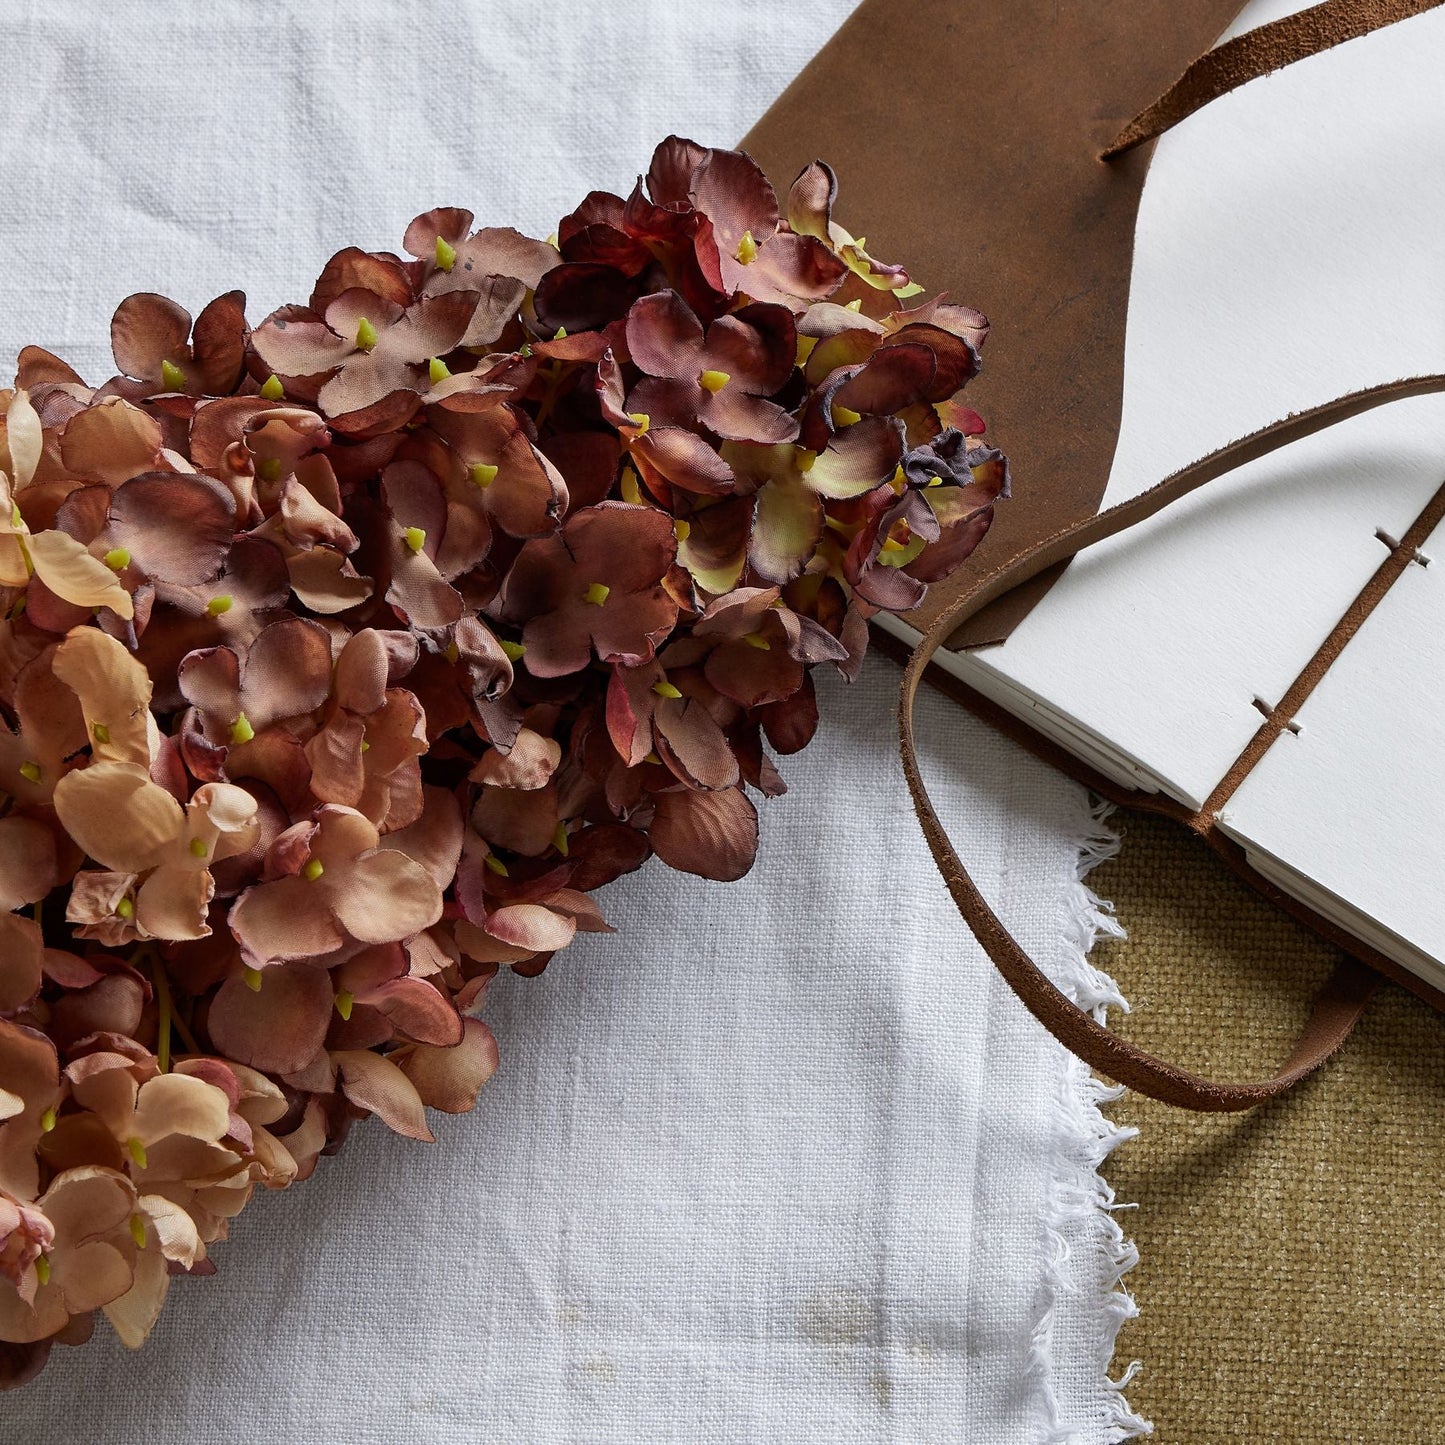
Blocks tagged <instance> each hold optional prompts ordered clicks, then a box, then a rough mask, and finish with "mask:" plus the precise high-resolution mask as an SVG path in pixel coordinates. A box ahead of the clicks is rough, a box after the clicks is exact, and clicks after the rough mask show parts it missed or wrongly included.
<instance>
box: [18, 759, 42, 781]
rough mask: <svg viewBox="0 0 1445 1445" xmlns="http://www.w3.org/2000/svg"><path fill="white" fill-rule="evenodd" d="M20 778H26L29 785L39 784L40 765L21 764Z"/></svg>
mask: <svg viewBox="0 0 1445 1445" xmlns="http://www.w3.org/2000/svg"><path fill="white" fill-rule="evenodd" d="M20 776H21V777H22V778H24V779H25V781H26V782H27V783H38V782H39V781H40V764H39V763H21V764H20Z"/></svg>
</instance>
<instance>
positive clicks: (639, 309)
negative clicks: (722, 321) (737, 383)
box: [627, 290, 705, 381]
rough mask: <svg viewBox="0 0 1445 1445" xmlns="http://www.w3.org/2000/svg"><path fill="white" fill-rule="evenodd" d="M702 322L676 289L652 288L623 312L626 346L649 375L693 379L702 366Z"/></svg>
mask: <svg viewBox="0 0 1445 1445" xmlns="http://www.w3.org/2000/svg"><path fill="white" fill-rule="evenodd" d="M702 346H703V330H702V322H700V321H699V320H698V319H697V316H696V315H695V314H694V312H693V310H692V307H690V306H689V305H688V304H687V302H686V301H684V300H683V299H682V297H681V296H679V295H678V294H677V292H676V291H671V290H668V291H655V292H653V293H652V294H651V295H650V296H644V297H642V298H641V299H640V300H638V301H635V302H633V304H632V308H631V309H630V310H629V311H628V313H627V349H628V351H630V352H631V353H632V359H633V361H635V362H636V363H637V365H638V366H640V367H641V368H642V369H643V370H644V371H645V372H647V373H648V374H649V375H651V376H671V377H676V378H678V379H679V380H683V381H696V380H697V377H698V373H699V372H700V371H703V370H704V369H705V364H704V362H703V357H702Z"/></svg>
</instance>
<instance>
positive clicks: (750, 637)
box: [743, 632, 773, 652]
mask: <svg viewBox="0 0 1445 1445" xmlns="http://www.w3.org/2000/svg"><path fill="white" fill-rule="evenodd" d="M743 641H744V642H746V643H747V645H748V646H749V647H756V648H757V650H758V651H759V652H771V651H772V650H773V644H772V643H771V642H769V641H768V639H767V638H766V637H764V636H763V634H762V633H761V632H747V633H744V634H743Z"/></svg>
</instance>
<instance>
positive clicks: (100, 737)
mask: <svg viewBox="0 0 1445 1445" xmlns="http://www.w3.org/2000/svg"><path fill="white" fill-rule="evenodd" d="M90 735H91V737H93V738H94V739H95V740H96V742H98V743H108V742H109V741H110V729H109V728H108V727H106V725H105V724H104V723H91V725H90Z"/></svg>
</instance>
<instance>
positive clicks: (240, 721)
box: [231, 713, 256, 747]
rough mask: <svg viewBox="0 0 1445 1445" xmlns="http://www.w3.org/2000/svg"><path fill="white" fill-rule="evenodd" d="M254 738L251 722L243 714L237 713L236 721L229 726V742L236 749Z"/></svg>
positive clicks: (254, 731) (254, 732) (254, 730)
mask: <svg viewBox="0 0 1445 1445" xmlns="http://www.w3.org/2000/svg"><path fill="white" fill-rule="evenodd" d="M255 736H256V729H255V728H253V727H252V726H251V720H250V718H248V717H247V716H246V714H245V713H237V714H236V721H235V722H233V723H232V724H231V741H232V743H234V744H235V745H236V746H237V747H239V746H240V745H241V744H242V743H248V742H250V741H251V739H252V738H253V737H255Z"/></svg>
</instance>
